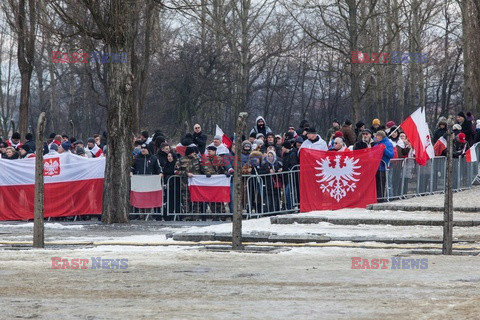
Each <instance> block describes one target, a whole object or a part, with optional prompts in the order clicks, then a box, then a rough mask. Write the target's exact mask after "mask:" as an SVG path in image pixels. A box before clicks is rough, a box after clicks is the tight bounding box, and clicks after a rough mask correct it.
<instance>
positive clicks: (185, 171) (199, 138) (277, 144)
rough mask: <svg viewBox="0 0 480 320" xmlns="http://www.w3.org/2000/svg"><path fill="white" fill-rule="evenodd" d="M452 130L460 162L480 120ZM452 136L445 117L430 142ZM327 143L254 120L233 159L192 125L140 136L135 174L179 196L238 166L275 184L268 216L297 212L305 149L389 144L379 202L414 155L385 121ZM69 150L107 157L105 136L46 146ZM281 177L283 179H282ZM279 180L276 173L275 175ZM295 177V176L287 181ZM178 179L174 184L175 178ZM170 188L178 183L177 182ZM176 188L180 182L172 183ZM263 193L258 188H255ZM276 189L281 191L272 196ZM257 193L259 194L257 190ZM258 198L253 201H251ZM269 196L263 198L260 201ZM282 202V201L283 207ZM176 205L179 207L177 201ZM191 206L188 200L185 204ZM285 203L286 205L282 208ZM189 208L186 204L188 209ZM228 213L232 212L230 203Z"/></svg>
mask: <svg viewBox="0 0 480 320" xmlns="http://www.w3.org/2000/svg"><path fill="white" fill-rule="evenodd" d="M456 120H457V121H456V122H457V123H456V124H455V125H453V128H452V130H453V133H454V134H455V140H454V146H453V149H454V152H453V154H454V157H460V156H463V155H464V154H465V152H466V150H468V148H469V147H470V146H472V145H473V144H474V143H476V142H479V141H480V119H479V120H476V121H475V119H474V118H473V115H472V114H471V112H467V113H466V114H465V113H464V112H459V113H458V114H457V117H456ZM446 135H447V119H446V118H445V117H440V118H439V119H438V123H437V127H436V129H435V131H434V133H433V134H432V135H431V136H432V144H434V145H435V146H437V145H438V144H439V143H442V140H445V138H446ZM323 137H324V138H325V139H324V138H322V136H321V134H320V133H319V132H318V130H317V129H316V128H315V127H313V126H311V125H310V123H309V122H308V121H307V120H303V121H301V123H300V125H299V127H295V126H293V125H290V126H288V127H287V128H285V130H278V131H277V133H274V132H273V130H272V129H271V128H270V127H269V126H268V125H267V122H266V120H265V118H263V117H260V116H259V117H257V118H256V120H255V125H254V126H253V128H252V129H251V130H249V131H248V134H247V135H245V136H243V137H242V141H243V142H242V144H241V148H240V150H241V154H239V155H238V156H236V155H235V148H234V147H235V141H233V139H231V140H232V141H233V143H232V144H231V145H226V144H225V143H224V141H223V137H222V136H220V135H216V136H214V137H213V140H212V141H211V142H210V143H209V141H208V139H207V135H206V134H204V133H203V131H202V127H201V126H200V124H195V125H194V126H193V132H192V133H187V134H186V135H185V136H184V137H183V138H182V139H181V141H180V143H178V144H176V145H172V144H171V143H169V141H167V137H166V136H165V135H164V134H163V133H162V132H161V131H160V130H156V131H155V132H154V134H153V135H150V134H149V133H148V132H147V131H143V132H142V133H141V134H140V135H138V136H136V137H135V138H134V141H133V145H132V147H133V150H132V157H133V161H132V167H131V174H132V175H136V174H156V175H162V176H163V178H164V181H165V183H168V181H169V178H170V177H172V176H180V177H181V180H180V182H178V183H180V184H181V185H179V186H175V187H174V188H171V189H175V190H177V189H178V190H182V189H183V188H184V187H185V185H186V183H187V182H186V181H187V179H186V178H188V177H191V176H192V175H199V174H200V175H206V176H207V177H210V176H212V175H219V174H224V175H226V176H230V175H232V174H233V172H234V166H236V165H240V166H241V171H242V173H243V174H246V175H267V176H268V175H269V174H272V178H271V179H269V180H265V181H264V185H265V186H266V190H267V192H271V196H270V197H267V198H268V200H267V201H265V200H264V201H263V202H268V203H263V204H262V203H257V204H256V205H255V208H249V209H250V210H254V211H257V212H258V211H259V210H261V206H262V205H267V206H268V208H267V210H268V211H279V210H284V209H287V210H290V209H292V206H293V205H292V196H291V194H292V192H294V190H295V191H296V192H298V179H293V180H296V181H295V182H292V181H289V179H290V180H292V178H291V177H292V176H291V175H288V174H287V173H288V172H290V171H292V170H294V168H296V167H297V166H298V165H299V163H300V161H299V158H300V155H301V153H300V150H301V149H302V148H309V149H316V150H325V151H327V150H328V151H330V152H350V151H351V150H359V149H366V148H372V147H375V146H376V145H379V144H382V145H384V146H385V149H384V154H383V157H382V162H381V164H380V166H379V168H378V171H377V177H376V182H377V197H379V198H381V197H383V196H384V192H385V175H386V171H387V168H388V165H389V162H390V160H391V159H395V158H407V157H414V154H415V150H414V149H413V148H412V145H411V143H410V141H409V140H408V137H407V136H406V134H405V133H404V132H403V131H402V128H401V127H400V126H397V125H396V123H395V122H394V121H391V120H390V121H387V122H386V123H385V125H383V124H382V122H381V121H380V119H373V120H372V122H371V126H367V124H365V123H364V122H362V121H359V122H357V123H356V124H355V126H354V125H353V123H352V122H351V121H350V120H348V119H346V120H344V121H343V122H342V123H341V122H339V121H338V120H337V119H333V120H332V126H331V127H330V128H329V129H328V131H327V132H326V133H325V135H324V136H323ZM35 148H36V146H35V141H34V139H33V135H32V134H31V133H28V134H27V135H26V136H25V139H24V141H23V142H22V141H21V139H20V134H19V133H18V132H15V133H13V135H12V136H11V138H9V139H8V140H6V141H0V155H1V157H2V158H4V159H22V158H29V157H34V156H35V150H36V149H35ZM64 152H70V153H73V154H76V155H78V156H82V157H89V158H93V157H102V156H105V155H106V153H107V150H106V134H105V133H104V134H103V135H102V136H100V135H98V134H97V135H93V136H92V137H91V138H89V139H88V140H87V144H84V142H83V141H82V140H77V139H75V138H69V137H68V136H67V135H57V134H55V133H52V134H51V135H50V137H49V139H48V141H47V142H46V143H45V145H44V146H43V153H44V154H56V153H64ZM435 152H436V155H437V156H445V155H446V149H445V148H437V147H435ZM278 173H283V174H280V175H278ZM275 174H277V175H275ZM289 177H290V178H289ZM273 178H275V179H273ZM172 181H176V180H172ZM172 183H173V182H172ZM175 183H177V182H175ZM251 189H258V188H251ZM275 189H281V190H282V191H281V192H280V191H277V192H275ZM255 192H258V191H255ZM252 196H256V195H252ZM181 197H182V195H181V194H179V193H178V191H175V192H174V194H169V195H168V196H166V197H165V198H166V200H167V201H171V202H172V204H171V205H170V206H169V208H170V209H169V210H170V211H171V212H178V211H179V210H180V209H179V205H180V204H179V200H178V199H180V198H181ZM263 198H264V197H262V199H263ZM280 198H282V199H285V201H281V200H280ZM173 202H174V203H173ZM187 202H188V201H187ZM280 203H282V204H280ZM184 205H185V206H188V204H187V203H184ZM212 207H215V211H217V210H218V212H221V213H222V212H224V206H221V205H220V206H218V205H217V204H210V208H212ZM189 209H192V210H200V211H201V210H204V209H205V208H199V207H198V206H197V208H189ZM230 209H231V212H232V208H231V204H230Z"/></svg>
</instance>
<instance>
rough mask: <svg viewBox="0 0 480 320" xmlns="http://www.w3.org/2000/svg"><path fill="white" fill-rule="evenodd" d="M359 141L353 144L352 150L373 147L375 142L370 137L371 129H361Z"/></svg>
mask: <svg viewBox="0 0 480 320" xmlns="http://www.w3.org/2000/svg"><path fill="white" fill-rule="evenodd" d="M361 137H362V138H361V139H360V141H357V142H356V143H355V144H354V145H353V150H360V149H367V148H371V147H373V145H374V144H375V142H374V141H373V139H372V131H371V130H370V129H363V131H362V135H361Z"/></svg>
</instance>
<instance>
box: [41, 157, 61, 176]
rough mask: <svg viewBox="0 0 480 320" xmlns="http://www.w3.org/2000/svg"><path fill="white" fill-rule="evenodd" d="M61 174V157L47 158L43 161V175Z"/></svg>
mask: <svg viewBox="0 0 480 320" xmlns="http://www.w3.org/2000/svg"><path fill="white" fill-rule="evenodd" d="M59 174H60V159H59V158H51V159H47V160H45V161H44V163H43V175H44V176H56V175H59Z"/></svg>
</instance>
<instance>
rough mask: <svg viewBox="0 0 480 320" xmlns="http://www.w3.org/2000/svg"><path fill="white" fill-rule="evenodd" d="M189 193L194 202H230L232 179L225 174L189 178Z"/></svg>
mask: <svg viewBox="0 0 480 320" xmlns="http://www.w3.org/2000/svg"><path fill="white" fill-rule="evenodd" d="M188 192H190V201H192V202H230V178H229V177H227V176H226V175H224V174H218V175H212V176H210V178H207V176H204V175H194V176H193V177H191V178H188Z"/></svg>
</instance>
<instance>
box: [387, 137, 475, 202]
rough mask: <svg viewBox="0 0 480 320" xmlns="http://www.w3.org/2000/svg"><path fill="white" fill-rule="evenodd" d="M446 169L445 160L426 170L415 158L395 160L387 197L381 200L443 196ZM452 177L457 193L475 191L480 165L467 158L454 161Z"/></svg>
mask: <svg viewBox="0 0 480 320" xmlns="http://www.w3.org/2000/svg"><path fill="white" fill-rule="evenodd" d="M477 147H478V146H477ZM478 151H479V150H477V154H478ZM446 169H447V161H446V158H445V157H434V158H432V159H430V160H428V162H427V164H426V165H425V166H420V165H418V164H417V163H416V162H415V159H414V158H402V159H391V160H390V164H389V166H388V168H387V172H386V183H385V190H384V196H383V197H378V200H380V201H390V200H395V199H404V198H408V197H413V196H423V195H429V194H435V193H443V192H445V186H446V181H445V179H446ZM452 177H453V181H452V189H453V190H454V191H461V190H465V189H469V188H471V186H472V184H473V183H480V175H479V162H478V161H477V162H467V161H466V159H465V157H460V158H454V159H453V174H452Z"/></svg>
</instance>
